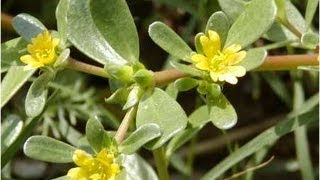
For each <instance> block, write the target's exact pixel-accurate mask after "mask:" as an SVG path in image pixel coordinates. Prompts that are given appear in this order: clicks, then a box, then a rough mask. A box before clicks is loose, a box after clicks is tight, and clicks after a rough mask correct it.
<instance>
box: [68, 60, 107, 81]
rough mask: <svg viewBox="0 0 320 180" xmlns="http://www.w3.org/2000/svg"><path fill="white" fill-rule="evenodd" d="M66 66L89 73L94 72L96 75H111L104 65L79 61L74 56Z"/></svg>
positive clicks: (105, 76)
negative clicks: (99, 65)
mask: <svg viewBox="0 0 320 180" xmlns="http://www.w3.org/2000/svg"><path fill="white" fill-rule="evenodd" d="M66 67H67V68H69V69H73V70H76V71H81V72H85V73H88V74H92V75H96V76H100V77H104V78H109V77H110V75H109V74H108V73H107V72H106V71H105V70H104V69H103V68H102V67H98V66H93V65H90V64H86V63H83V62H80V61H77V60H75V59H73V58H69V60H68V64H67V66H66Z"/></svg>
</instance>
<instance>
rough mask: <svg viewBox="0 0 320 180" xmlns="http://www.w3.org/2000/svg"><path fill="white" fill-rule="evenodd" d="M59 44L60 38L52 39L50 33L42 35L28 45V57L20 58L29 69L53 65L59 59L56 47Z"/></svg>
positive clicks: (46, 32)
mask: <svg viewBox="0 0 320 180" xmlns="http://www.w3.org/2000/svg"><path fill="white" fill-rule="evenodd" d="M58 44H59V39H58V38H52V37H51V35H50V33H49V32H48V31H45V32H43V33H40V34H39V35H38V36H37V37H35V38H32V40H31V44H28V46H27V49H28V53H29V54H28V55H24V56H21V57H20V60H21V61H22V62H23V63H25V64H27V66H26V68H27V69H33V68H39V67H43V66H45V65H50V64H53V63H54V62H55V61H56V59H57V54H56V50H55V49H56V47H57V45H58Z"/></svg>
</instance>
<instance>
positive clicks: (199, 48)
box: [194, 32, 205, 54]
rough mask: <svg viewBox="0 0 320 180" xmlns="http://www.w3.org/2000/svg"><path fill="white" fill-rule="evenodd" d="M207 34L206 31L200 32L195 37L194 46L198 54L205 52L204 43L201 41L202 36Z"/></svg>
mask: <svg viewBox="0 0 320 180" xmlns="http://www.w3.org/2000/svg"><path fill="white" fill-rule="evenodd" d="M203 35H205V34H204V33H202V32H200V33H198V34H197V35H196V36H195V37H194V46H195V48H196V51H197V53H198V54H203V50H202V45H201V42H200V37H201V36H203Z"/></svg>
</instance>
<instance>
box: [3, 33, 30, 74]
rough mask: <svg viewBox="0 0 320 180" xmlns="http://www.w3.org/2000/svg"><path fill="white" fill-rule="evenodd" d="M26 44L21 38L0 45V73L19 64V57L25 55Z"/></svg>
mask: <svg viewBox="0 0 320 180" xmlns="http://www.w3.org/2000/svg"><path fill="white" fill-rule="evenodd" d="M27 44H28V42H27V41H25V40H24V39H22V38H21V37H20V38H15V39H11V40H9V41H7V42H4V43H2V44H1V73H2V72H5V71H7V70H8V69H9V68H10V66H12V65H17V64H18V63H19V61H20V60H19V59H20V57H21V56H22V55H25V54H26V53H27Z"/></svg>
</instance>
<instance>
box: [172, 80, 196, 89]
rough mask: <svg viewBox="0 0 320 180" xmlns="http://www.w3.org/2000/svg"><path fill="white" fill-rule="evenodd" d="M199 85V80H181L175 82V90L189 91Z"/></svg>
mask: <svg viewBox="0 0 320 180" xmlns="http://www.w3.org/2000/svg"><path fill="white" fill-rule="evenodd" d="M198 84H199V83H198V80H196V79H193V78H190V77H185V78H180V79H178V80H176V81H175V82H174V86H175V88H177V89H178V90H179V91H189V90H190V89H192V88H194V87H196V86H197V85H198Z"/></svg>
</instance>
